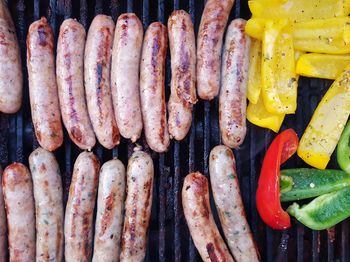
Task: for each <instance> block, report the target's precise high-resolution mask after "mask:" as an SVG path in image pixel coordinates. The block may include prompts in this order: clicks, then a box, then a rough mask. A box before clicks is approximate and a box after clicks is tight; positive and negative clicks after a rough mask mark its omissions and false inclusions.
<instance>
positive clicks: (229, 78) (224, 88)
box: [219, 19, 250, 148]
mask: <svg viewBox="0 0 350 262" xmlns="http://www.w3.org/2000/svg"><path fill="white" fill-rule="evenodd" d="M245 24H246V21H245V20H243V19H235V20H233V21H232V22H231V24H230V25H229V27H228V29H227V33H226V39H225V45H224V49H223V56H222V72H221V89H220V96H219V125H220V131H221V137H222V142H223V143H224V144H225V145H227V146H228V147H232V148H238V147H239V146H240V145H241V144H242V143H243V141H244V138H245V136H246V133H247V125H246V110H247V84H248V67H249V49H250V38H249V36H248V35H246V34H245V31H244V28H245Z"/></svg>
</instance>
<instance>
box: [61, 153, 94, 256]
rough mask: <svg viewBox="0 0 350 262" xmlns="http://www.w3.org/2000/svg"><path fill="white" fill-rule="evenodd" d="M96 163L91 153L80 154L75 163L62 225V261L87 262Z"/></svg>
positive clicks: (90, 243) (90, 241) (90, 235)
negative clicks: (63, 243) (63, 248)
mask: <svg viewBox="0 0 350 262" xmlns="http://www.w3.org/2000/svg"><path fill="white" fill-rule="evenodd" d="M99 168H100V163H99V161H98V159H97V157H96V156H95V155H94V154H93V153H91V152H82V153H81V154H80V155H79V156H78V158H77V160H76V161H75V164H74V168H73V176H72V182H71V185H70V188H69V195H68V201H67V206H66V216H65V221H64V239H65V251H64V252H65V253H64V255H65V259H66V261H67V262H75V261H81V262H83V261H90V259H91V255H92V230H93V213H94V207H95V199H96V191H97V183H98V172H99Z"/></svg>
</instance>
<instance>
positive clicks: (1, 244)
mask: <svg viewBox="0 0 350 262" xmlns="http://www.w3.org/2000/svg"><path fill="white" fill-rule="evenodd" d="M1 181H2V168H1V167H0V262H6V258H7V222H6V213H5V203H4V198H3V193H2V183H1Z"/></svg>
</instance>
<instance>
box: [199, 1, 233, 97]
mask: <svg viewBox="0 0 350 262" xmlns="http://www.w3.org/2000/svg"><path fill="white" fill-rule="evenodd" d="M233 3H234V0H208V1H207V3H206V4H205V8H204V11H203V14H202V19H201V23H200V25H199V31H198V38H197V89H198V95H199V97H200V98H202V99H205V100H212V99H213V98H214V97H215V96H217V94H218V93H219V87H220V67H221V48H222V39H223V35H224V31H225V27H226V24H227V20H228V16H229V14H230V11H231V8H232V6H233Z"/></svg>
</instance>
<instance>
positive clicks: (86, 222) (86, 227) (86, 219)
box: [82, 210, 92, 257]
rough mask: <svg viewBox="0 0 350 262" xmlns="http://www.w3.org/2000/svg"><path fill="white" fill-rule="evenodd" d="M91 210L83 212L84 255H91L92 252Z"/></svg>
mask: <svg viewBox="0 0 350 262" xmlns="http://www.w3.org/2000/svg"><path fill="white" fill-rule="evenodd" d="M91 213H92V212H91V211H90V210H89V211H87V212H84V213H83V230H82V236H83V241H84V242H83V246H82V248H83V255H84V256H86V257H90V254H91V243H90V242H91V241H89V234H90V216H91Z"/></svg>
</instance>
